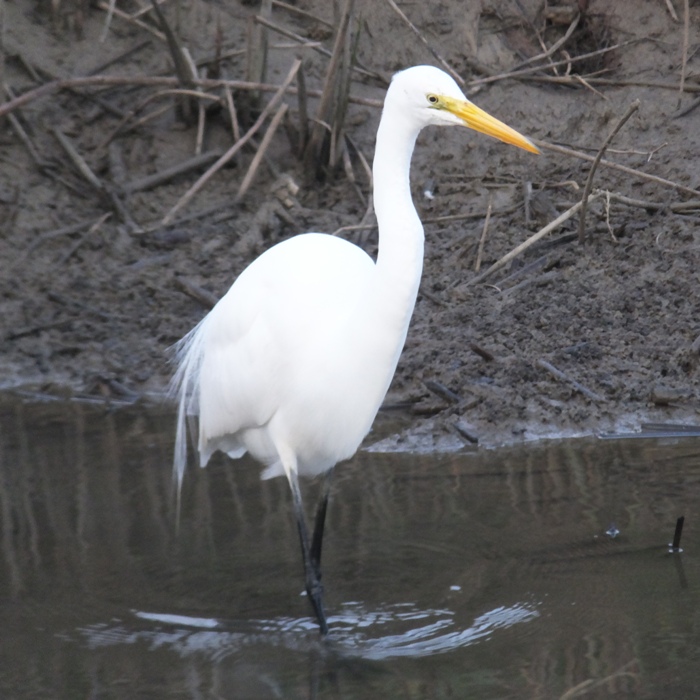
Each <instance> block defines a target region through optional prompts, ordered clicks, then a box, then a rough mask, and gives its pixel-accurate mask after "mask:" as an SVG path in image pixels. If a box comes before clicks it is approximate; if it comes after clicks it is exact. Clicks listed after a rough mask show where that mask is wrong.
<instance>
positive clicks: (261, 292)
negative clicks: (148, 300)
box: [180, 234, 374, 469]
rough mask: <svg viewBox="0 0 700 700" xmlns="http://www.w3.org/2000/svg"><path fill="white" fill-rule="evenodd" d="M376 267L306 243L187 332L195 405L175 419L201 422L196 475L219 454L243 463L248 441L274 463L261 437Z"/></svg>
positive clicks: (261, 266)
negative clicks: (191, 417) (190, 415)
mask: <svg viewBox="0 0 700 700" xmlns="http://www.w3.org/2000/svg"><path fill="white" fill-rule="evenodd" d="M373 267H374V264H373V262H372V260H371V259H370V258H369V257H368V256H367V255H366V254H365V253H364V252H363V251H362V250H361V249H360V248H358V247H357V246H355V245H353V244H351V243H348V242H347V241H343V240H342V239H338V238H335V237H333V236H328V235H325V234H304V235H301V236H295V237H294V238H291V239H289V240H287V241H285V242H283V243H281V244H278V245H276V246H274V247H273V248H271V249H269V250H268V251H267V252H266V253H264V254H263V255H262V256H260V258H258V259H257V260H256V261H254V262H253V263H252V264H251V265H250V266H249V267H248V268H246V269H245V270H244V271H243V273H241V275H240V276H239V277H238V279H237V280H236V282H235V283H234V284H233V285H232V287H231V288H230V289H229V291H228V292H227V293H226V295H225V296H224V297H222V299H221V300H220V301H219V303H218V304H217V305H216V306H215V307H214V309H212V311H211V312H210V313H209V315H208V316H207V317H206V318H205V319H204V320H203V321H202V322H201V324H200V325H199V326H198V327H197V328H196V329H195V330H194V331H193V334H194V337H193V338H190V339H188V340H187V343H188V347H187V349H186V354H185V357H184V359H182V360H181V369H180V372H181V373H183V372H185V374H187V373H186V371H183V370H182V367H183V366H189V376H187V377H186V378H187V379H188V381H187V382H185V384H187V385H188V386H187V387H186V388H187V390H188V391H189V392H190V393H191V397H192V398H191V399H190V401H189V403H188V402H187V401H186V402H185V404H184V405H183V407H182V408H181V411H185V412H187V413H193V414H196V415H199V451H200V464H201V465H202V466H204V465H206V463H207V461H208V459H209V457H210V456H211V454H212V453H213V452H215V451H216V450H218V449H221V450H223V451H225V452H228V453H229V454H232V456H240V455H241V454H242V453H243V451H245V449H246V448H249V449H253V447H252V446H251V441H253V442H254V445H255V449H253V454H254V455H255V456H256V458H258V459H260V460H261V461H263V462H265V463H267V464H271V463H273V462H274V461H275V460H276V459H277V453H276V450H275V447H274V445H273V444H272V443H271V441H270V440H269V436H268V435H267V434H266V432H265V430H264V428H265V426H266V425H267V424H268V423H269V421H270V420H271V418H272V417H273V416H274V414H275V413H276V411H278V410H279V409H280V407H281V406H284V405H286V404H287V403H288V401H289V395H290V392H292V391H293V390H294V388H295V387H298V383H296V380H297V379H298V376H299V373H300V372H301V371H302V367H304V366H306V367H308V365H309V363H313V362H314V357H313V355H314V349H315V348H317V347H320V346H321V345H323V343H322V342H321V340H322V339H323V337H324V336H327V334H329V333H330V332H332V331H331V329H332V328H334V327H337V323H338V319H339V318H340V317H342V315H343V314H344V313H345V310H346V309H347V308H348V306H350V305H352V304H353V303H356V296H357V290H358V289H361V288H362V286H363V284H364V282H365V280H366V274H367V273H369V272H370V270H372V269H373ZM324 347H325V346H324ZM181 391H182V389H181ZM183 422H184V421H183ZM244 435H245V441H244ZM182 439H183V440H184V430H183V436H182ZM182 468H183V469H184V463H183V467H182Z"/></svg>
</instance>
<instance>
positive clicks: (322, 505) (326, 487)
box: [310, 468, 333, 581]
mask: <svg viewBox="0 0 700 700" xmlns="http://www.w3.org/2000/svg"><path fill="white" fill-rule="evenodd" d="M332 476H333V468H331V469H329V470H328V471H327V472H326V477H325V480H324V482H323V492H322V493H321V496H320V498H319V499H318V506H317V507H316V519H315V522H314V535H313V538H312V540H311V552H310V554H311V563H312V564H313V566H314V568H315V569H316V574H317V576H318V579H319V581H320V580H321V548H322V546H323V530H324V526H325V524H326V510H327V509H328V497H329V495H330V492H331V480H332Z"/></svg>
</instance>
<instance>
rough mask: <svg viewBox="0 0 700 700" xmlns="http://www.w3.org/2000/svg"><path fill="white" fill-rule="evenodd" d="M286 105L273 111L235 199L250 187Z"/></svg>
mask: <svg viewBox="0 0 700 700" xmlns="http://www.w3.org/2000/svg"><path fill="white" fill-rule="evenodd" d="M287 109H288V106H287V104H286V103H284V102H283V103H282V104H281V105H280V106H279V107H278V109H277V112H275V116H274V117H273V118H272V121H271V122H270V126H269V127H268V128H267V131H266V132H265V136H263V139H262V141H261V142H260V146H258V150H257V152H256V153H255V156H254V157H253V160H252V161H251V162H250V165H249V166H248V172H246V174H245V177H244V178H243V182H241V185H240V187H239V188H238V193H237V194H236V201H237V202H238V201H240V200H241V199H242V198H243V197H244V196H245V193H246V192H247V191H248V188H249V187H250V185H251V183H252V182H253V178H254V177H255V173H257V172H258V168H259V167H260V163H261V162H262V159H263V158H264V157H265V154H266V153H267V149H268V148H269V146H270V143H271V142H272V137H273V136H274V135H275V132H276V131H277V127H278V126H279V125H280V123H281V121H282V119H284V115H285V114H286V113H287Z"/></svg>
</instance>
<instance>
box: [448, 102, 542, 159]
mask: <svg viewBox="0 0 700 700" xmlns="http://www.w3.org/2000/svg"><path fill="white" fill-rule="evenodd" d="M440 106H441V107H442V108H443V109H445V110H447V111H448V112H451V113H452V114H454V115H455V116H456V117H459V119H461V120H462V121H463V122H464V125H465V126H468V127H469V128H470V129H474V131H480V132H481V133H482V134H487V135H488V136H493V137H494V138H497V139H499V140H500V141H503V142H505V143H509V144H511V145H512V146H518V147H519V148H524V149H525V150H526V151H530V153H539V152H540V151H539V149H538V148H537V146H535V144H533V143H532V141H530V140H529V139H527V138H525V137H524V136H523V135H522V134H519V133H518V132H517V131H516V130H515V129H511V128H510V127H509V126H508V125H507V124H504V123H503V122H501V121H499V120H498V119H496V118H495V117H492V116H491V115H490V114H488V113H487V112H484V110H483V109H480V108H479V107H477V106H476V105H475V104H473V103H471V102H465V101H464V100H455V99H453V98H451V97H443V96H440Z"/></svg>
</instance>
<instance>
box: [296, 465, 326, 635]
mask: <svg viewBox="0 0 700 700" xmlns="http://www.w3.org/2000/svg"><path fill="white" fill-rule="evenodd" d="M289 485H290V486H291V488H292V499H293V501H294V515H295V516H296V520H297V528H298V530H299V541H300V543H301V556H302V559H303V560H304V583H305V586H306V594H307V595H308V596H309V601H310V603H311V607H312V608H313V610H314V613H316V619H317V620H318V626H319V629H320V630H321V636H323V637H325V636H326V635H327V634H328V623H327V622H326V614H325V613H324V611H323V586H322V585H321V570H320V542H319V545H318V550H319V552H318V554H319V557H318V558H317V559H316V560H314V559H312V556H311V550H310V548H309V533H308V530H307V529H306V520H305V519H304V507H303V504H302V500H301V491H300V490H299V479H298V477H297V474H296V472H295V471H292V472H291V476H290V477H289ZM324 510H325V507H324ZM323 519H325V514H324V518H323ZM317 520H318V516H317ZM322 537H323V527H321V536H320V538H319V539H322ZM315 545H316V531H315V530H314V546H315Z"/></svg>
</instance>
